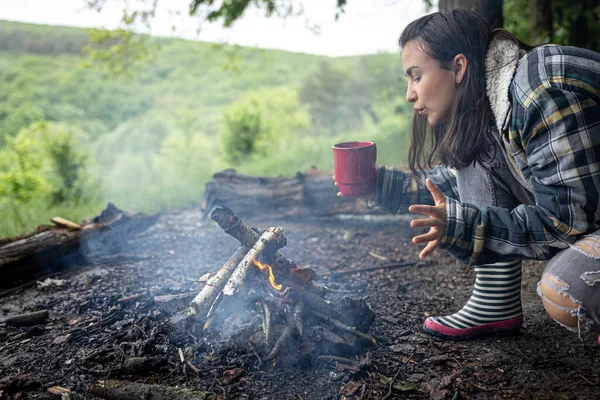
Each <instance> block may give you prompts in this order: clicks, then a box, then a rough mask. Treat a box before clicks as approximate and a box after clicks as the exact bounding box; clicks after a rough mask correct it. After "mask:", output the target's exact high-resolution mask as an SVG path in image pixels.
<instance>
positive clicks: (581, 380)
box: [0, 209, 600, 400]
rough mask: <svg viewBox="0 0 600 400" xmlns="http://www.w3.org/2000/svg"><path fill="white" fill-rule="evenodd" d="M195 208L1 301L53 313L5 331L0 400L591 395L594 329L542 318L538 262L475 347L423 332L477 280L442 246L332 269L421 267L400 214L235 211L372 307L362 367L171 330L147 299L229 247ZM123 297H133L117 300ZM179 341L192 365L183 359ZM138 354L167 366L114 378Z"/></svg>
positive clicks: (4, 311)
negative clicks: (66, 395)
mask: <svg viewBox="0 0 600 400" xmlns="http://www.w3.org/2000/svg"><path fill="white" fill-rule="evenodd" d="M234 212H235V210H234ZM201 216H202V214H201V211H200V210H196V209H189V210H184V211H181V212H177V213H168V214H163V215H161V216H160V218H159V219H158V222H157V223H156V224H155V225H153V226H152V227H150V228H149V229H148V230H146V231H145V232H143V233H142V234H140V235H139V236H138V237H136V238H131V239H130V240H129V243H128V248H127V254H126V257H123V262H119V263H116V264H115V263H113V264H112V265H94V266H85V267H81V268H78V269H77V270H72V271H70V272H68V273H65V274H62V275H61V276H58V277H56V278H57V279H61V280H63V281H64V282H62V283H63V285H62V286H57V285H54V286H50V287H47V288H45V289H38V288H37V287H31V288H27V289H23V290H21V291H19V292H16V293H13V294H11V295H8V296H5V297H3V298H0V316H4V315H10V314H18V313H23V312H30V311H35V310H39V309H46V310H48V311H49V315H50V317H49V320H48V322H47V323H46V324H45V325H42V326H37V327H32V328H12V327H6V326H4V327H2V326H0V398H40V399H41V398H48V399H51V398H58V396H57V395H54V394H50V393H49V392H48V391H47V389H48V388H49V387H52V386H61V387H64V388H68V389H69V390H70V391H71V395H70V398H72V399H79V398H95V397H94V396H92V395H90V394H87V393H86V387H87V386H88V385H90V384H93V383H95V382H97V381H98V380H101V379H107V378H115V377H116V378H118V379H123V380H131V381H139V382H145V383H154V384H162V385H169V386H175V385H179V386H185V387H188V388H197V389H199V390H203V391H209V392H214V393H215V394H216V395H218V396H220V398H227V399H315V400H317V399H340V398H348V399H383V398H388V399H394V398H434V399H444V398H447V399H460V398H471V399H500V398H511V399H513V398H517V399H546V398H547V399H550V398H552V399H554V398H557V399H562V398H565V399H567V398H568V399H597V398H600V368H599V366H600V364H599V362H600V345H598V344H597V342H596V339H597V336H594V335H592V334H583V335H582V337H581V338H579V337H578V335H577V334H576V333H572V332H569V331H567V330H565V329H564V328H561V327H559V326H558V325H557V324H555V323H554V322H553V321H552V320H550V318H549V317H548V316H547V315H546V314H545V312H544V310H543V307H542V304H541V301H540V300H539V298H538V297H537V295H536V294H535V288H536V283H537V281H538V280H539V277H540V276H541V273H542V271H543V269H544V263H540V262H526V263H524V265H523V283H522V294H523V306H524V314H525V325H524V327H523V329H522V331H521V332H520V333H519V334H517V335H513V336H504V337H497V336H494V337H489V338H485V339H480V340H475V341H470V342H447V341H442V340H439V339H436V338H432V337H430V336H428V335H426V334H424V333H423V331H422V324H423V320H424V319H425V318H426V317H427V316H429V315H440V314H447V313H451V312H454V311H456V310H458V309H459V308H460V307H461V306H462V305H463V303H464V302H465V301H466V300H467V299H468V297H469V295H470V292H471V288H472V285H473V282H474V273H473V270H472V268H468V267H466V266H463V265H461V264H459V263H458V262H457V261H455V260H454V259H453V258H452V257H451V256H449V255H448V254H447V253H446V252H444V251H436V252H434V253H433V254H432V255H431V256H429V257H428V258H426V259H425V260H423V261H422V262H419V263H415V264H414V265H413V266H409V267H403V268H396V269H387V270H381V269H380V270H374V271H370V272H361V273H354V274H345V275H342V276H338V277H336V275H335V272H336V271H339V270H347V269H360V268H365V267H370V266H377V265H384V264H389V263H394V262H411V261H418V257H417V255H418V252H419V249H420V247H418V246H416V245H413V244H411V242H410V238H411V236H412V235H413V234H414V232H411V228H409V226H408V221H409V219H408V218H407V217H404V218H397V219H394V220H391V219H386V220H381V221H376V220H370V221H365V220H353V219H347V220H341V219H339V218H333V217H328V218H317V217H310V218H304V219H302V220H298V219H296V220H293V219H289V218H288V219H282V218H281V217H278V216H277V215H268V216H262V217H260V218H259V217H252V218H246V217H244V216H243V215H240V217H241V218H243V219H244V220H245V221H246V222H247V223H248V224H249V225H251V226H254V227H256V228H258V229H260V230H262V229H266V228H268V227H270V226H282V227H284V229H285V236H286V238H287V246H286V247H285V248H283V249H282V253H284V254H285V255H286V256H288V257H289V258H291V259H292V260H294V261H295V262H296V263H297V264H298V266H300V267H302V268H304V267H309V268H311V269H313V270H314V271H316V272H317V281H318V282H319V283H321V284H324V285H326V286H328V287H329V288H330V289H332V291H331V292H330V293H329V294H328V298H331V297H335V296H341V295H343V296H350V297H354V298H357V299H358V298H360V299H364V300H365V301H366V302H367V303H368V304H369V306H370V307H371V308H372V310H373V311H374V312H375V314H376V317H375V321H374V323H373V325H372V326H371V329H370V331H369V333H370V334H372V335H373V336H374V337H376V338H377V339H378V340H379V342H380V346H378V347H372V348H365V349H364V352H363V354H359V355H357V356H352V357H358V356H364V355H365V353H366V352H367V351H368V352H370V357H371V364H370V365H369V366H367V367H366V368H364V370H362V371H360V372H359V373H353V372H348V371H344V370H339V369H336V365H335V363H334V362H332V361H315V362H314V363H311V364H309V365H305V364H303V365H291V366H290V365H288V366H277V365H275V366H272V365H265V364H264V363H262V364H261V363H260V362H259V360H258V359H257V357H255V356H254V354H253V352H252V351H250V350H249V349H248V350H247V352H245V353H244V351H243V349H238V350H237V351H230V352H227V353H214V352H211V349H210V348H208V347H207V346H205V345H203V344H202V343H199V341H198V338H193V337H192V336H188V337H187V338H186V337H185V336H184V337H183V338H182V336H181V335H174V334H172V333H171V332H170V331H169V329H170V328H169V326H170V325H169V323H168V322H167V321H168V319H161V318H158V317H157V315H159V314H157V313H156V305H155V304H154V303H153V301H152V298H153V296H157V295H167V294H178V293H189V292H193V291H194V290H195V288H196V284H197V281H198V278H199V277H200V276H201V275H203V274H204V273H206V272H215V271H217V270H218V269H219V268H220V267H221V266H222V265H223V264H224V263H225V262H226V261H227V259H228V258H229V257H230V256H231V255H232V254H233V253H234V252H235V250H236V248H237V247H238V243H237V241H236V240H235V239H233V238H232V237H230V236H228V235H227V234H225V233H224V232H223V231H222V230H221V229H220V228H219V227H218V226H217V224H216V223H215V222H213V221H212V220H210V219H209V218H207V219H206V220H202V218H201ZM132 295H139V296H138V297H136V298H135V299H133V300H131V301H129V302H126V301H121V302H119V299H121V298H124V297H127V296H132ZM178 348H181V349H182V350H183V352H184V353H185V355H186V358H187V360H188V361H189V362H190V363H191V364H192V365H194V366H195V367H196V368H197V369H196V371H193V370H192V369H190V368H185V364H183V365H182V363H180V362H179V355H178ZM240 351H241V353H240ZM134 356H138V357H140V356H144V357H159V358H160V359H161V360H163V361H164V362H163V364H162V365H161V366H160V367H158V368H155V369H154V370H150V371H147V372H146V373H144V375H143V376H120V375H119V372H118V371H119V367H120V366H121V363H122V362H123V360H124V359H126V358H128V357H134ZM349 357H350V356H349ZM115 371H116V372H115ZM232 371H233V372H232ZM386 396H387V397H386Z"/></svg>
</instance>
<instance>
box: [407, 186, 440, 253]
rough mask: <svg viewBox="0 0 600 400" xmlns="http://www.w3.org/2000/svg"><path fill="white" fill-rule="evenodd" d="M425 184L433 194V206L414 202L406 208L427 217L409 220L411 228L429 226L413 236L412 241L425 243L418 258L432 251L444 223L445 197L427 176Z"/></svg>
mask: <svg viewBox="0 0 600 400" xmlns="http://www.w3.org/2000/svg"><path fill="white" fill-rule="evenodd" d="M425 186H427V189H429V191H430V192H431V194H432V195H433V200H434V202H435V206H426V205H421V204H415V205H412V206H410V207H409V208H408V211H410V212H412V213H416V214H423V215H427V216H428V217H429V218H422V219H413V220H412V221H411V222H410V226H412V227H413V228H423V227H429V232H427V233H425V234H423V235H419V236H415V237H414V238H413V240H412V241H413V243H424V242H429V243H427V246H425V248H424V249H423V250H421V253H420V254H419V259H421V260H422V259H423V258H425V257H426V256H427V255H428V254H430V253H431V252H433V251H434V250H435V249H436V248H437V247H438V246H439V245H440V241H441V240H442V235H443V234H444V227H445V225H446V197H445V196H444V194H443V193H442V191H441V190H440V189H439V188H438V187H437V186H436V185H435V183H433V182H432V181H431V179H429V178H427V179H426V180H425Z"/></svg>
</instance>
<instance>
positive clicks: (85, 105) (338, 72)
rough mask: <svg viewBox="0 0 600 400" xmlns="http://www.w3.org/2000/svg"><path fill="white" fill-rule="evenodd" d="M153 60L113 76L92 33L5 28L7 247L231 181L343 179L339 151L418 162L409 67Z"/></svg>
mask: <svg viewBox="0 0 600 400" xmlns="http://www.w3.org/2000/svg"><path fill="white" fill-rule="evenodd" d="M144 40H145V45H146V46H150V47H151V48H153V49H154V50H153V52H152V57H153V59H152V60H150V59H149V60H146V61H145V62H140V63H137V64H136V65H135V66H133V67H132V69H131V71H130V72H131V73H129V74H122V75H114V74H111V73H110V72H109V71H107V70H106V69H105V68H101V66H98V65H96V64H94V63H93V62H92V63H91V64H90V62H89V57H87V56H86V54H85V48H86V46H88V45H89V36H88V34H87V33H86V32H85V31H84V30H82V29H76V28H66V27H51V26H39V25H30V24H22V23H15V22H6V21H4V22H2V21H0V85H1V87H2V90H1V91H0V96H1V100H0V153H2V154H0V174H1V175H0V176H1V179H0V208H2V210H3V211H4V212H3V215H12V216H13V217H12V218H8V220H4V221H3V222H1V223H0V224H3V225H2V226H0V234H4V235H6V234H13V233H15V232H20V231H23V230H24V229H30V228H31V227H33V226H35V225H36V224H39V223H41V222H43V221H44V220H47V217H50V216H53V213H57V212H62V213H63V214H64V215H63V216H64V217H69V216H70V217H71V218H73V219H76V220H79V219H81V218H83V217H85V216H89V213H93V212H94V210H98V209H100V208H101V207H102V205H103V204H105V202H106V201H113V202H115V203H116V204H117V205H118V206H119V207H122V208H123V209H126V210H132V211H147V212H154V211H159V210H166V209H173V208H178V207H187V206H192V205H196V204H199V202H200V199H201V197H202V194H203V190H204V184H205V183H206V181H207V180H208V179H210V177H211V176H212V174H213V173H214V172H216V171H218V170H221V169H225V168H236V169H238V170H239V171H240V172H243V173H248V174H256V175H268V176H277V175H284V176H287V175H293V174H294V173H296V172H298V171H304V170H306V169H307V168H309V167H310V166H313V165H314V166H316V167H317V168H319V169H332V155H331V145H332V144H333V143H335V142H336V141H339V140H352V139H357V138H369V139H375V140H377V141H378V143H380V144H381V145H380V146H379V149H380V154H379V162H385V163H390V164H402V163H404V162H405V161H406V158H405V157H406V154H405V153H406V148H407V146H408V142H407V140H408V127H409V124H410V122H409V120H410V115H411V113H410V110H411V109H412V107H411V106H410V105H408V104H406V103H405V101H404V96H405V89H406V81H405V78H404V74H403V73H402V66H401V62H400V54H399V53H394V54H378V55H370V56H361V57H339V58H330V57H324V56H316V55H309V54H298V53H290V52H284V51H277V50H261V49H254V48H242V47H237V46H222V45H213V44H209V43H203V42H196V41H186V40H177V39H160V38H152V37H146V38H144Z"/></svg>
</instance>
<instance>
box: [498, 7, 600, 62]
mask: <svg viewBox="0 0 600 400" xmlns="http://www.w3.org/2000/svg"><path fill="white" fill-rule="evenodd" d="M550 4H551V7H550V8H549V9H547V10H538V12H548V13H550V14H551V19H552V32H545V33H544V36H542V37H534V35H533V33H532V29H531V21H530V18H531V15H532V13H533V12H534V10H532V8H531V7H532V2H530V1H528V0H504V3H503V8H504V27H505V28H506V29H508V30H510V31H511V32H513V33H514V34H515V35H516V36H517V37H518V38H519V39H520V40H521V41H523V42H525V43H528V44H532V45H537V44H541V43H555V44H561V45H565V46H577V47H583V48H588V49H591V50H594V51H600V4H599V3H598V2H597V1H594V0H591V1H588V0H585V1H579V2H573V1H569V0H551V3H550Z"/></svg>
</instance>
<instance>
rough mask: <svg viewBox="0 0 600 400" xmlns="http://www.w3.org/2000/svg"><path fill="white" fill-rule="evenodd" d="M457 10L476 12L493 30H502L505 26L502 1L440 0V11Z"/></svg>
mask: <svg viewBox="0 0 600 400" xmlns="http://www.w3.org/2000/svg"><path fill="white" fill-rule="evenodd" d="M457 8H461V9H465V10H470V11H475V12H477V13H479V14H481V15H483V16H484V17H485V18H486V19H487V20H488V21H489V22H490V24H492V27H493V28H502V25H503V24H504V19H503V14H502V0H440V2H439V9H440V11H449V10H454V9H457Z"/></svg>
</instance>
